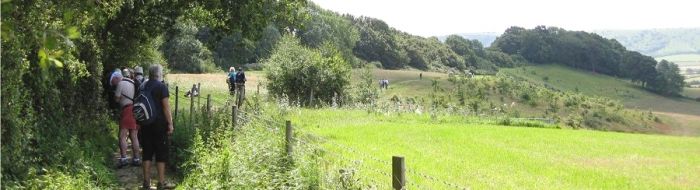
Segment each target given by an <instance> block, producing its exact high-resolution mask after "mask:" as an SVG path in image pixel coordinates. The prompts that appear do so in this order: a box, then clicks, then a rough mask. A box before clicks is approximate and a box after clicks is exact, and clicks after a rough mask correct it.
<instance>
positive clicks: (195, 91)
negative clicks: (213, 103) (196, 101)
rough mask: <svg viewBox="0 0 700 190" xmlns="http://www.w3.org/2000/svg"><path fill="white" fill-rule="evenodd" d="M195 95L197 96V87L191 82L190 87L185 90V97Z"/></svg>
mask: <svg viewBox="0 0 700 190" xmlns="http://www.w3.org/2000/svg"><path fill="white" fill-rule="evenodd" d="M190 96H193V97H197V96H199V88H197V84H192V89H190V91H187V92H185V97H190Z"/></svg>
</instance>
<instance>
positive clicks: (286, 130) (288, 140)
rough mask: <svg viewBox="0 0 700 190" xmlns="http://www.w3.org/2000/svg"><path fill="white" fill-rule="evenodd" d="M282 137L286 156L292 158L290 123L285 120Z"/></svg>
mask: <svg viewBox="0 0 700 190" xmlns="http://www.w3.org/2000/svg"><path fill="white" fill-rule="evenodd" d="M284 135H285V138H286V140H287V156H292V121H289V120H287V122H286V127H285V130H284Z"/></svg>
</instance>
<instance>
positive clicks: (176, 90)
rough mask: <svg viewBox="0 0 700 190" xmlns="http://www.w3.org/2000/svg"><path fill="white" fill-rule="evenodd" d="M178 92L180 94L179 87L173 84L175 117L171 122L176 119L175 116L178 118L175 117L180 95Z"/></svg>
mask: <svg viewBox="0 0 700 190" xmlns="http://www.w3.org/2000/svg"><path fill="white" fill-rule="evenodd" d="M179 94H180V89H179V88H178V86H175V117H174V119H173V122H175V121H177V118H178V117H177V106H178V98H179V97H180V96H179Z"/></svg>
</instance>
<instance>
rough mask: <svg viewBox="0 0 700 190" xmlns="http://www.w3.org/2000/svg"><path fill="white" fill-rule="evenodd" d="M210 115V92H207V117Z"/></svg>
mask: <svg viewBox="0 0 700 190" xmlns="http://www.w3.org/2000/svg"><path fill="white" fill-rule="evenodd" d="M210 117H211V94H207V119H208V118H210Z"/></svg>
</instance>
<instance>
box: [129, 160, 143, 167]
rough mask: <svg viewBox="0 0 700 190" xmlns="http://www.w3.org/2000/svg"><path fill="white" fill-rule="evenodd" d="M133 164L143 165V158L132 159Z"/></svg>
mask: <svg viewBox="0 0 700 190" xmlns="http://www.w3.org/2000/svg"><path fill="white" fill-rule="evenodd" d="M131 165H132V166H141V159H139V158H134V159H132V160H131Z"/></svg>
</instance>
